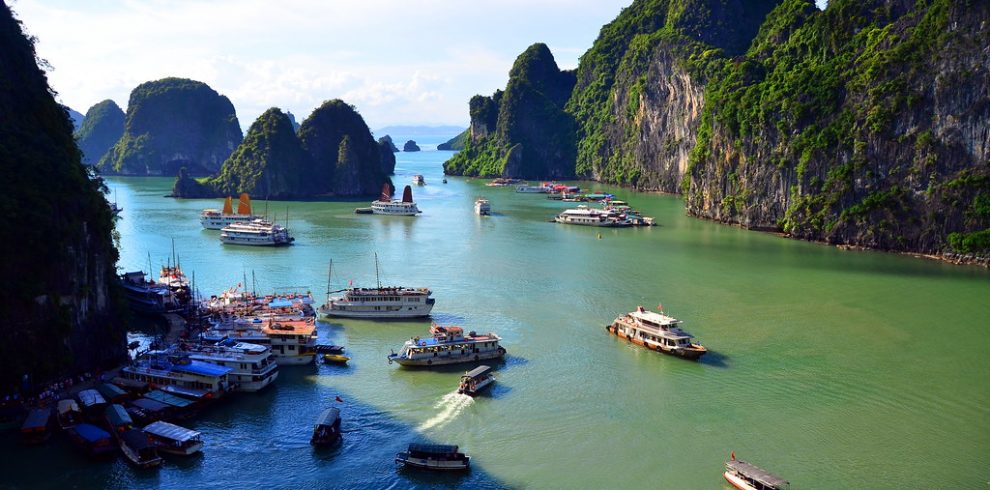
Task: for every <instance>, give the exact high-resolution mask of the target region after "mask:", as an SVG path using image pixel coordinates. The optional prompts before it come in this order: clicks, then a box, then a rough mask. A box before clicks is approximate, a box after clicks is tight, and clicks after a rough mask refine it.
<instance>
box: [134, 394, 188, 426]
mask: <svg viewBox="0 0 990 490" xmlns="http://www.w3.org/2000/svg"><path fill="white" fill-rule="evenodd" d="M175 411H176V410H175V408H174V407H172V406H171V405H166V404H164V403H162V402H160V401H158V400H152V399H150V398H138V399H137V400H134V401H132V402H130V406H128V407H127V413H128V414H130V416H131V419H132V420H136V421H138V422H140V423H141V424H148V423H151V422H155V421H158V420H162V419H166V418H169V417H171V416H172V415H173V414H174V413H175Z"/></svg>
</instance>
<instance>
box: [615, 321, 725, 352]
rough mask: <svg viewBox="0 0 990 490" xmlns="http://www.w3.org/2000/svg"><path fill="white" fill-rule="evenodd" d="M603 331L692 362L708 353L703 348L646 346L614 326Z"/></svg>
mask: <svg viewBox="0 0 990 490" xmlns="http://www.w3.org/2000/svg"><path fill="white" fill-rule="evenodd" d="M605 331H607V332H608V333H610V334H612V335H615V336H616V337H618V338H620V339H623V340H628V341H630V342H632V343H634V344H636V345H638V346H641V347H645V348H647V349H648V350H653V351H657V352H660V353H663V354H667V355H671V356H677V357H682V358H684V359H689V360H692V361H693V360H697V359H698V358H700V357H701V356H703V355H705V354H707V353H708V350H706V349H705V348H703V347H702V348H698V349H694V348H692V349H664V348H663V347H660V346H656V347H654V346H652V345H649V344H647V343H646V342H643V341H642V340H641V339H637V338H635V337H630V336H628V335H626V334H624V333H622V332H621V331H619V330H618V329H616V328H615V325H608V326H606V327H605Z"/></svg>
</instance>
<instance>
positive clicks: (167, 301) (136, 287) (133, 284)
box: [120, 271, 180, 314]
mask: <svg viewBox="0 0 990 490" xmlns="http://www.w3.org/2000/svg"><path fill="white" fill-rule="evenodd" d="M120 279H121V280H120V285H121V286H123V290H124V296H125V297H126V298H127V302H128V305H129V306H130V308H131V310H133V311H134V312H136V313H145V314H158V313H165V312H169V311H175V310H178V309H179V307H180V306H179V302H178V299H177V298H176V296H175V294H174V293H173V292H172V290H170V289H169V288H168V286H166V285H164V284H158V283H156V282H154V281H148V280H146V279H145V274H144V271H135V272H127V273H124V274H123V275H122V276H120Z"/></svg>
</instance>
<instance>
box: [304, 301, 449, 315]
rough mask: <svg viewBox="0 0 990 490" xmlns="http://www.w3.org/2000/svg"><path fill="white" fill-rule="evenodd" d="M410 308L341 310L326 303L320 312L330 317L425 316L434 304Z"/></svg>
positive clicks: (420, 304)
mask: <svg viewBox="0 0 990 490" xmlns="http://www.w3.org/2000/svg"><path fill="white" fill-rule="evenodd" d="M408 308H412V309H411V310H410V309H400V310H397V311H384V310H364V311H362V310H339V309H331V308H326V307H325V305H324V306H322V307H320V314H322V315H323V316H326V317H330V318H423V317H427V316H430V312H431V311H433V305H432V304H422V303H419V304H417V305H416V306H410V307H408Z"/></svg>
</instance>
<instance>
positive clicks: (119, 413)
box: [104, 403, 134, 435]
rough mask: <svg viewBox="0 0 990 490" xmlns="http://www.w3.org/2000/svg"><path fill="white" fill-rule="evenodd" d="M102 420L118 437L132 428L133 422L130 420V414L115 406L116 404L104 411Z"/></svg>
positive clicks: (121, 407)
mask: <svg viewBox="0 0 990 490" xmlns="http://www.w3.org/2000/svg"><path fill="white" fill-rule="evenodd" d="M104 419H105V420H106V422H107V427H109V428H110V430H111V431H112V432H113V433H115V434H118V435H119V434H122V433H123V432H125V431H128V430H131V429H133V428H134V420H133V419H131V414H129V413H127V410H125V409H124V407H123V406H122V405H117V404H116V403H114V404H113V405H110V406H108V407H107V409H106V410H105V411H104Z"/></svg>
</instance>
